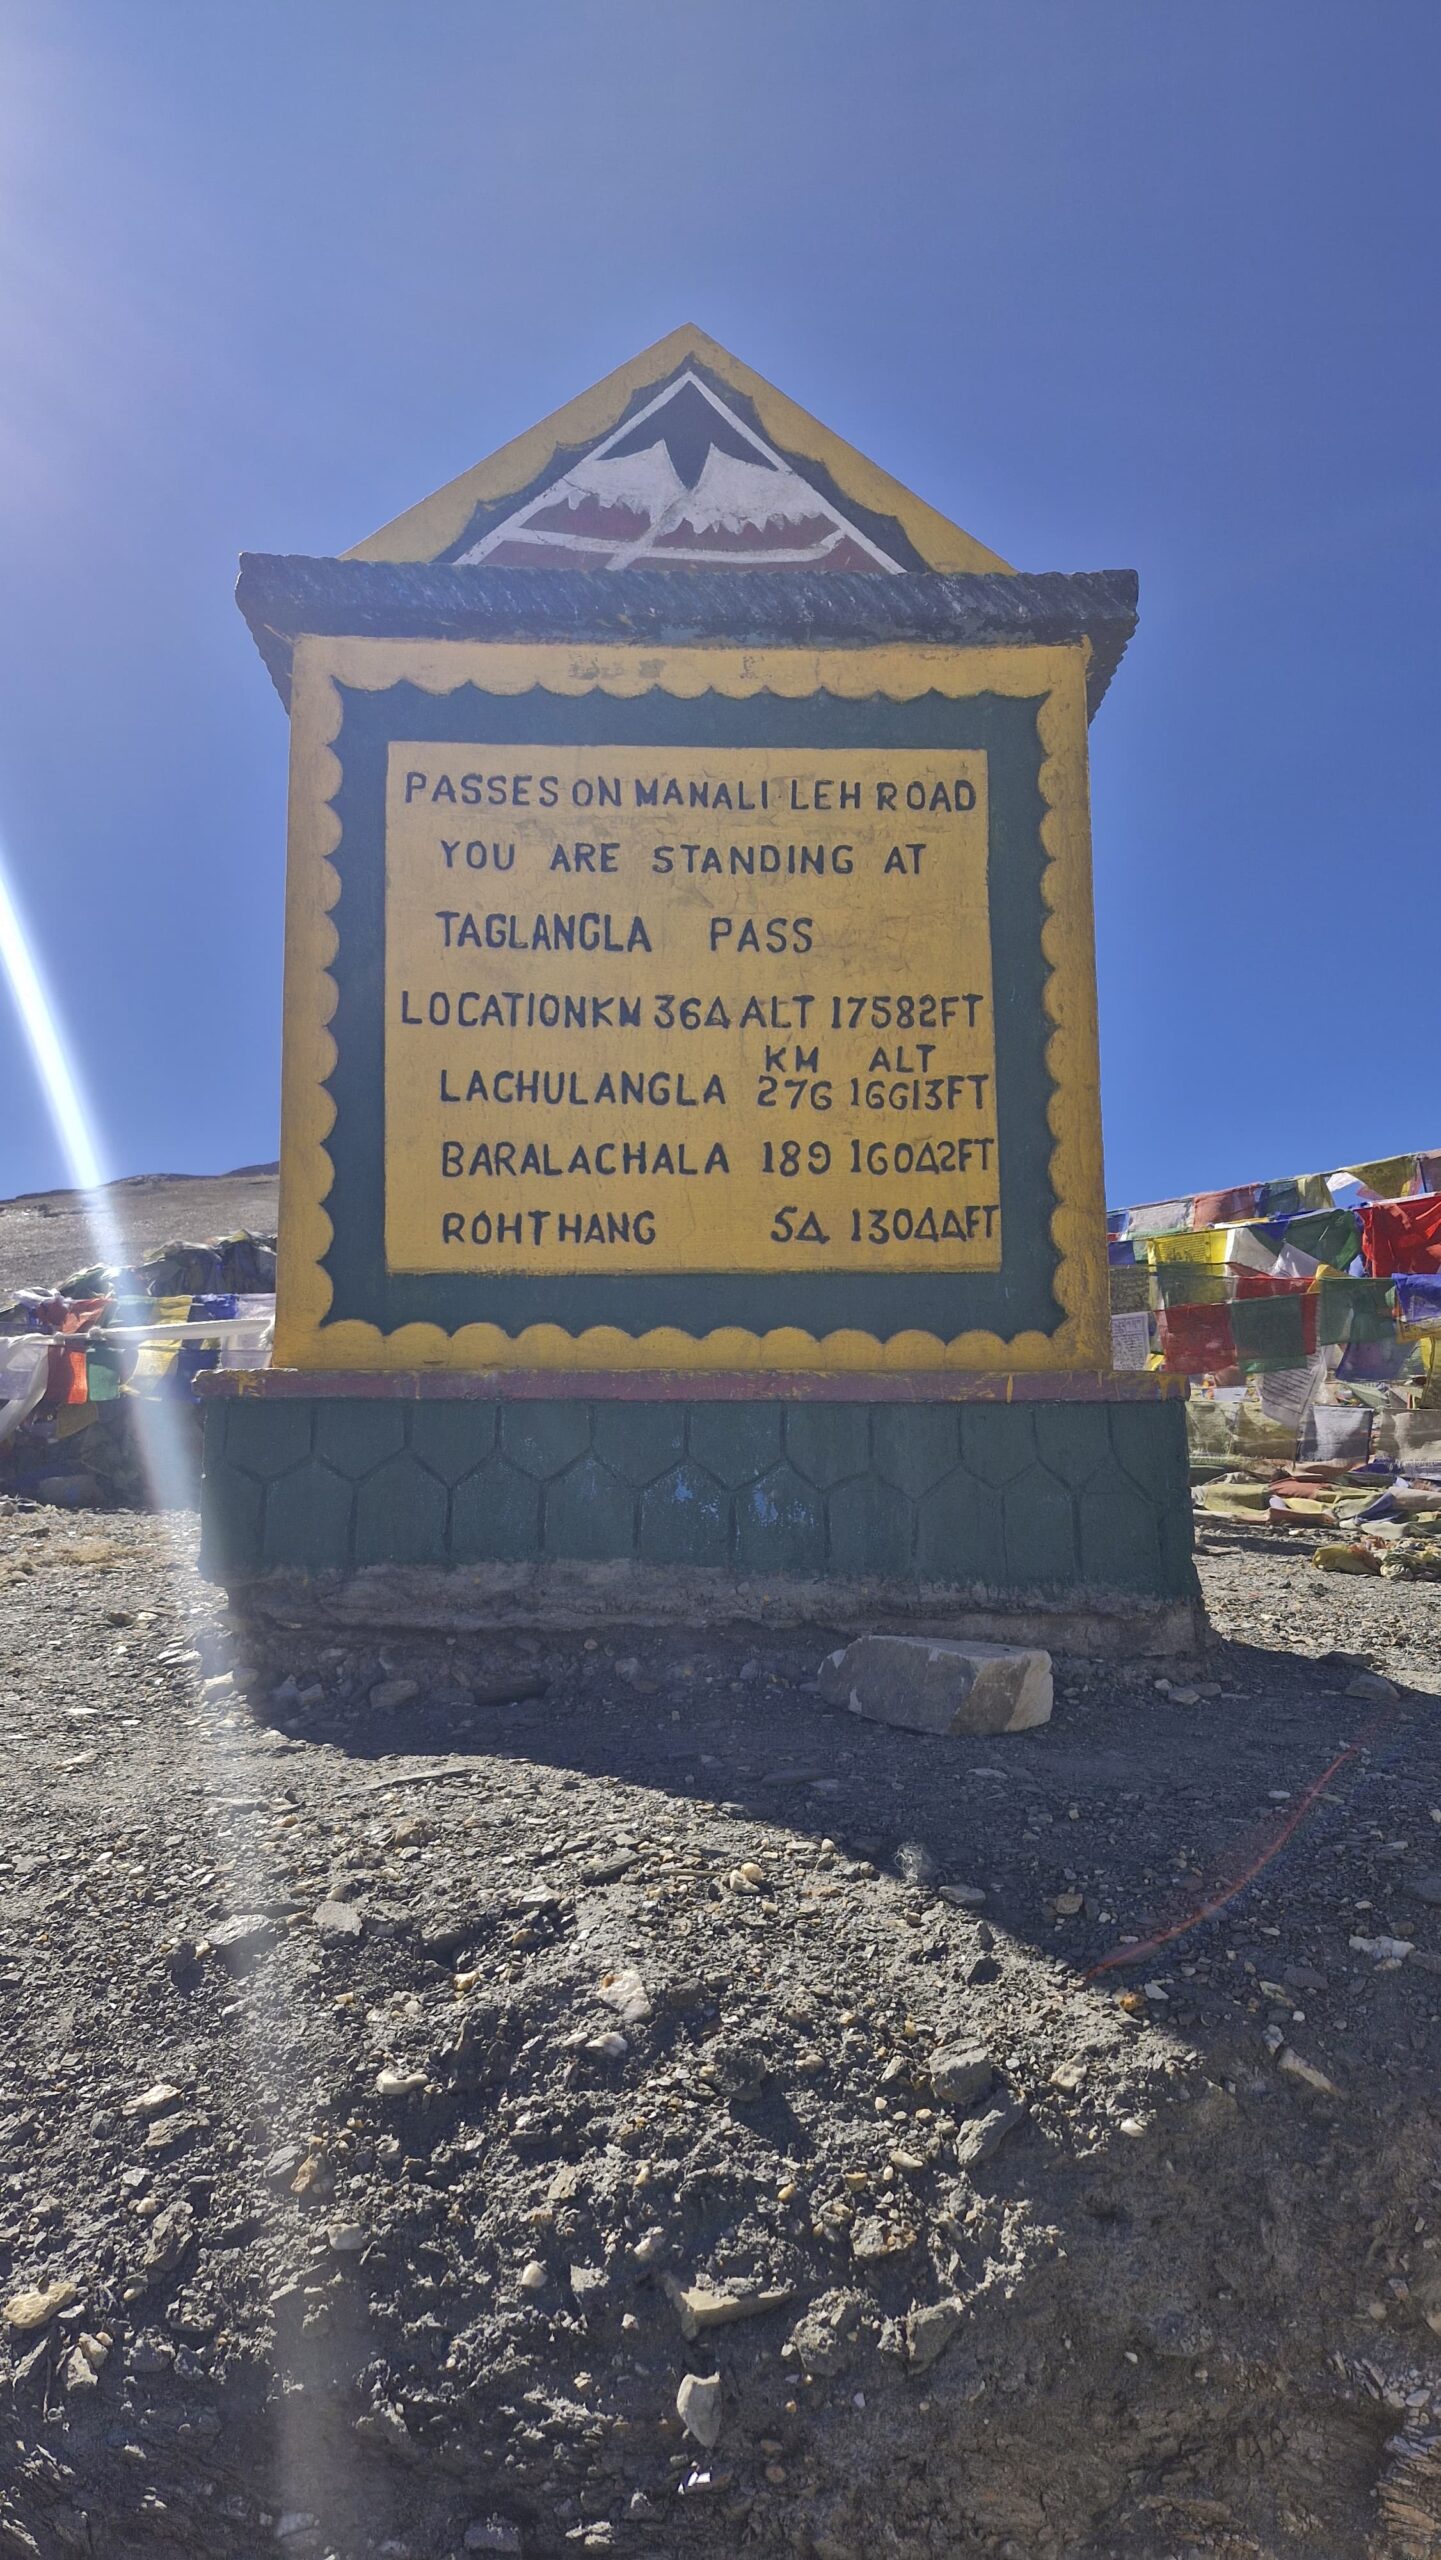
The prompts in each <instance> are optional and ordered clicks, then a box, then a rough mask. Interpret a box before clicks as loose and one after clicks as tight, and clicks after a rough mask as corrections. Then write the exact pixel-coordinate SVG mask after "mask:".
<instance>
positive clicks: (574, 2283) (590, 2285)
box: [570, 2267, 610, 2311]
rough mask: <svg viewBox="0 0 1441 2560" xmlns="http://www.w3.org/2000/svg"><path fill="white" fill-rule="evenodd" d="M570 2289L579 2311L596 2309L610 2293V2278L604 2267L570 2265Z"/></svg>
mask: <svg viewBox="0 0 1441 2560" xmlns="http://www.w3.org/2000/svg"><path fill="white" fill-rule="evenodd" d="M570 2289H571V2293H572V2294H573V2296H574V2298H575V2303H576V2308H577V2309H578V2310H580V2311H598V2310H599V2309H600V2307H601V2305H602V2303H603V2302H605V2301H606V2300H607V2298H608V2296H609V2293H610V2278H609V2277H608V2275H607V2274H606V2271H605V2269H604V2267H572V2268H571V2270H570Z"/></svg>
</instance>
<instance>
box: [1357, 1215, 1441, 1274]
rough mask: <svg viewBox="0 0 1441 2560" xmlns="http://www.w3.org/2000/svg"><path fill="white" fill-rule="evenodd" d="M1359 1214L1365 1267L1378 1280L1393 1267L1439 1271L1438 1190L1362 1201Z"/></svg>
mask: <svg viewBox="0 0 1441 2560" xmlns="http://www.w3.org/2000/svg"><path fill="white" fill-rule="evenodd" d="M1359 1216H1360V1219H1361V1251H1362V1253H1363V1254H1364V1255H1365V1257H1366V1268H1367V1270H1368V1271H1370V1272H1372V1273H1374V1275H1375V1277H1376V1278H1377V1279H1378V1280H1386V1279H1389V1278H1390V1276H1391V1274H1392V1272H1393V1271H1441V1193H1433V1194H1431V1195H1430V1196H1429V1197H1422V1198H1420V1199H1413V1200H1368V1201H1364V1202H1363V1203H1362V1206H1361V1209H1360V1211H1359Z"/></svg>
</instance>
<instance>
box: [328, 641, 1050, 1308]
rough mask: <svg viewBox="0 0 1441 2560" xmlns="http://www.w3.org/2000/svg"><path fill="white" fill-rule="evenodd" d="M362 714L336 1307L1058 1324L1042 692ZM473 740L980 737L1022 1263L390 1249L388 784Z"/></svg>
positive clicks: (340, 741)
mask: <svg viewBox="0 0 1441 2560" xmlns="http://www.w3.org/2000/svg"><path fill="white" fill-rule="evenodd" d="M336 690H337V692H338V694H339V696H340V700H341V704H342V708H343V718H342V724H341V728H340V733H339V735H338V736H337V737H336V738H335V740H334V741H333V751H334V754H335V756H336V757H337V759H338V761H339V764H340V769H341V780H340V784H339V787H338V789H337V790H336V792H335V794H334V795H333V806H334V809H335V813H336V816H337V818H338V820H339V823H340V831H341V832H340V842H339V844H338V846H337V848H336V850H335V852H334V854H333V855H332V857H331V859H332V861H333V862H334V865H335V869H336V871H337V873H338V874H339V878H340V884H341V885H340V896H339V899H338V901H337V903H336V905H335V907H334V909H333V912H332V921H333V923H334V926H335V929H336V933H337V936H338V949H337V952H336V956H335V959H334V961H333V962H332V964H331V974H332V976H333V978H334V981H335V985H336V990H337V1001H336V1007H335V1013H334V1016H333V1019H332V1022H331V1025H330V1028H331V1032H332V1034H333V1037H334V1040H335V1044H336V1063H335V1066H334V1069H333V1071H332V1073H331V1075H330V1076H329V1078H328V1080H327V1084H326V1091H327V1092H328V1094H329V1095H330V1098H331V1101H332V1103H333V1105H334V1109H335V1125H334V1127H333V1129H332V1131H331V1133H330V1135H329V1137H328V1139H327V1140H326V1142H325V1146H326V1153H327V1154H328V1156H329V1158H330V1162H331V1166H332V1168H333V1174H334V1179H333V1182H332V1184H331V1187H330V1190H329V1193H328V1195H327V1198H326V1203H325V1206H326V1212H327V1215H328V1217H329V1219H330V1221H331V1228H332V1236H331V1242H330V1246H329V1249H328V1251H327V1252H326V1254H325V1256H324V1260H323V1268H324V1270H325V1272H326V1274H327V1276H328V1278H329V1281H330V1284H331V1287H332V1290H333V1293H334V1294H333V1299H332V1303H331V1308H330V1312H329V1319H328V1321H329V1322H331V1323H338V1322H342V1321H345V1320H347V1319H358V1320H359V1321H361V1322H363V1323H367V1324H372V1325H375V1326H378V1327H379V1328H380V1330H381V1331H382V1333H392V1332H394V1331H396V1330H397V1329H398V1328H399V1327H400V1326H402V1325H407V1324H429V1325H438V1326H440V1327H441V1328H442V1329H444V1330H445V1331H447V1332H451V1333H454V1332H456V1331H458V1330H459V1329H460V1327H461V1326H463V1325H469V1324H477V1323H483V1324H492V1325H496V1326H499V1327H500V1328H501V1329H502V1330H503V1331H504V1332H506V1333H509V1334H512V1335H516V1334H519V1333H521V1332H522V1331H523V1330H524V1329H525V1328H526V1327H527V1326H531V1325H541V1324H554V1325H559V1326H561V1327H563V1328H564V1329H565V1330H567V1331H568V1332H570V1333H572V1334H578V1333H581V1332H583V1331H585V1330H586V1329H587V1328H590V1327H593V1326H600V1325H609V1326H614V1327H615V1328H617V1330H619V1331H620V1332H622V1333H626V1334H630V1335H633V1336H639V1335H642V1334H645V1333H648V1332H650V1331H653V1330H655V1329H657V1328H660V1327H674V1328H676V1329H677V1330H679V1331H682V1332H685V1333H689V1334H691V1335H694V1336H697V1337H699V1336H703V1335H705V1334H706V1333H709V1332H712V1331H714V1330H715V1329H717V1328H719V1327H723V1326H740V1327H743V1328H745V1329H746V1330H748V1331H751V1332H754V1333H757V1334H763V1333H766V1332H768V1331H771V1330H773V1329H774V1328H776V1327H779V1326H796V1327H798V1328H801V1329H803V1330H804V1331H805V1332H807V1333H810V1334H813V1335H817V1336H819V1335H824V1334H827V1333H832V1332H837V1331H841V1330H844V1329H847V1328H854V1329H856V1330H858V1331H862V1332H865V1333H869V1334H872V1335H874V1336H875V1337H876V1338H877V1339H878V1340H881V1341H885V1340H888V1339H889V1338H890V1337H892V1336H893V1335H896V1334H900V1333H905V1332H908V1331H912V1330H920V1331H925V1332H929V1333H933V1334H935V1335H937V1336H939V1337H940V1338H941V1339H942V1340H943V1341H944V1340H953V1339H955V1338H956V1337H957V1336H959V1335H961V1334H964V1333H967V1332H969V1331H971V1330H973V1329H978V1330H985V1331H989V1332H992V1333H995V1334H997V1335H1000V1336H1002V1337H1011V1336H1014V1335H1016V1334H1018V1333H1021V1332H1035V1333H1040V1334H1043V1335H1047V1336H1050V1335H1053V1334H1054V1333H1055V1332H1056V1331H1057V1329H1058V1328H1059V1326H1060V1325H1061V1323H1062V1321H1063V1311H1062V1309H1061V1306H1060V1304H1059V1302H1058V1300H1057V1297H1056V1294H1055V1278H1056V1271H1057V1265H1058V1254H1057V1250H1056V1247H1055V1245H1054V1243H1053V1241H1052V1235H1051V1220H1052V1214H1053V1211H1054V1210H1055V1208H1056V1206H1057V1201H1056V1196H1055V1192H1054V1190H1053V1187H1052V1182H1051V1171H1050V1167H1051V1152H1052V1144H1053V1140H1052V1134H1051V1128H1050V1122H1049V1106H1050V1101H1051V1096H1052V1092H1053V1090H1054V1086H1053V1079H1052V1077H1051V1074H1050V1071H1049V1069H1048V1067H1047V1064H1046V1045H1047V1041H1048V1039H1049V1037H1050V1034H1051V1030H1052V1027H1053V1026H1052V1025H1051V1023H1050V1021H1049V1019H1048V1017H1047V1013H1046V1008H1045V1000H1044V999H1045V986H1046V979H1047V975H1048V971H1047V964H1046V959H1045V955H1044V952H1043V950H1042V947H1041V931H1042V926H1043V924H1044V922H1045V918H1046V912H1047V910H1046V906H1045V901H1044V898H1043V895H1042V887H1041V882H1042V874H1043V871H1044V869H1045V865H1046V859H1047V857H1046V851H1045V848H1044V846H1043V844H1042V840H1041V822H1042V819H1043V817H1044V815H1045V802H1044V800H1043V798H1042V795H1041V790H1040V783H1039V774H1040V766H1041V762H1042V748H1041V742H1040V737H1039V733H1038V728H1037V715H1038V713H1039V710H1040V708H1041V705H1042V703H1043V702H1044V701H1045V699H1046V695H1045V692H1044V691H1043V690H1042V691H1038V692H1037V693H1036V694H1035V695H1033V696H1021V697H1005V696H1002V695H999V694H993V693H977V694H973V695H968V696H963V697H961V698H959V699H957V698H953V697H950V696H947V695H943V694H940V693H927V694H921V695H918V696H916V697H915V698H913V699H911V700H907V701H904V702H893V701H886V700H883V699H880V698H879V697H872V698H870V699H868V700H862V701H850V700H845V699H843V698H841V697H839V696H837V695H834V694H830V693H818V694H815V695H812V696H809V697H807V698H805V699H804V700H800V701H796V700H787V699H783V698H782V697H780V696H778V695H775V694H765V693H762V694H755V695H751V696H748V697H746V698H744V699H736V698H734V697H731V696H726V695H722V694H716V693H706V694H702V695H699V696H697V697H695V698H693V699H678V698H676V697H675V696H674V695H671V694H667V693H663V692H660V691H656V692H653V693H647V694H643V695H640V696H638V697H628V698H617V697H616V696H614V695H610V694H605V693H599V692H597V693H593V694H586V695H582V696H580V697H578V698H577V697H560V696H557V695H555V694H552V693H548V692H545V691H543V690H542V689H540V688H539V687H537V688H535V689H534V690H532V691H530V692H528V693H523V694H494V693H487V692H485V691H483V690H482V689H481V688H480V687H478V686H476V685H461V686H457V687H456V688H455V689H454V690H453V691H450V692H446V693H442V694H436V693H433V692H428V691H423V690H421V689H420V688H419V687H418V686H415V685H412V684H396V685H391V686H388V687H386V688H384V689H381V690H377V691H362V690H359V689H357V688H354V687H351V686H348V685H345V684H340V683H338V684H337V688H336ZM397 739H423V740H428V741H435V742H436V743H441V744H452V743H453V744H456V745H464V746H507V747H509V746H536V747H540V746H546V745H555V746H561V745H582V746H604V745H616V746H620V745H625V746H655V747H665V746H671V747H725V748H738V747H740V748H743V747H748V746H749V747H837V748H846V747H858V748H868V749H876V748H882V749H883V748H886V747H895V748H902V747H914V748H932V749H936V748H939V749H956V748H973V749H981V750H983V751H984V752H985V754H986V756H987V758H988V760H989V794H990V845H989V854H988V870H987V877H988V891H989V900H990V919H991V949H992V970H993V986H994V994H995V1010H996V1025H995V1029H996V1102H997V1137H998V1141H999V1150H1000V1171H1001V1230H1002V1239H1003V1254H1004V1260H1003V1265H1002V1268H1001V1270H1000V1271H998V1272H965V1273H962V1272H956V1273H931V1272H897V1273H890V1274H888V1273H886V1272H885V1271H884V1269H881V1270H878V1271H876V1272H870V1271H865V1272H824V1271H822V1272H795V1273H789V1272H784V1273H779V1274H765V1273H754V1272H747V1273H731V1272H689V1273H665V1272H658V1273H657V1274H656V1275H655V1276H654V1277H651V1276H650V1275H648V1274H644V1273H641V1274H636V1273H626V1274H596V1275H591V1274H578V1275H576V1276H575V1277H571V1276H570V1275H555V1274H548V1275H545V1276H525V1275H521V1274H513V1273H495V1274H487V1273H473V1272H454V1271H447V1270H444V1269H439V1270H436V1271H435V1272H404V1273H401V1272H392V1271H390V1270H388V1269H387V1267H386V1262H385V1188H384V1186H385V1102H384V1037H385V1027H384V1026H385V798H386V767H387V759H388V752H389V748H390V745H391V742H392V741H393V740H397Z"/></svg>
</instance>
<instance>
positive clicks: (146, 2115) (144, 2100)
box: [125, 2080, 181, 2124]
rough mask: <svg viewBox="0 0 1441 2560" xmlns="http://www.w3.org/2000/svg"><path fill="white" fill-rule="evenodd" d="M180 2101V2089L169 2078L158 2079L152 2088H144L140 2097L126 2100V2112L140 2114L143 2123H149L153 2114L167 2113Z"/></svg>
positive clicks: (133, 2114) (134, 2114)
mask: <svg viewBox="0 0 1441 2560" xmlns="http://www.w3.org/2000/svg"><path fill="white" fill-rule="evenodd" d="M180 2103H181V2093H180V2091H179V2090H178V2089H177V2088H175V2087H173V2086H172V2084H171V2082H170V2081H168V2080H157V2081H155V2083H154V2084H153V2086H152V2087H151V2088H149V2089H142V2090H141V2092H140V2095H139V2097H138V2098H129V2099H127V2100H126V2103H125V2113H126V2115H128V2116H138V2117H139V2119H140V2122H141V2123H142V2124H149V2122H150V2120H151V2118H152V2117H153V2116H163V2115H166V2114H168V2113H169V2111H170V2109H171V2108H172V2107H178V2106H179V2105H180Z"/></svg>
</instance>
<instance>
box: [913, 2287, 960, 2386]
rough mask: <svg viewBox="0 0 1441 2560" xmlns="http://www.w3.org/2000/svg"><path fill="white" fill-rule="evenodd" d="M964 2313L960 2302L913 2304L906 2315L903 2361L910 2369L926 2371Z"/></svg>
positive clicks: (942, 2348)
mask: <svg viewBox="0 0 1441 2560" xmlns="http://www.w3.org/2000/svg"><path fill="white" fill-rule="evenodd" d="M963 2316H964V2313H963V2308H962V2305H961V2304H960V2303H959V2302H954V2301H947V2302H930V2303H926V2304H917V2305H915V2306H914V2307H913V2308H912V2310H911V2311H910V2313H909V2314H908V2316H907V2319H906V2331H905V2334H906V2362H907V2364H908V2365H909V2367H910V2369H911V2371H912V2373H925V2372H926V2371H927V2370H928V2369H929V2367H930V2366H931V2365H933V2364H934V2363H935V2361H936V2358H937V2356H939V2355H941V2354H943V2353H944V2351H945V2349H946V2348H947V2347H948V2346H949V2345H950V2343H951V2340H952V2338H953V2337H954V2336H955V2334H956V2331H957V2330H958V2329H959V2327H960V2325H961V2321H962V2318H963Z"/></svg>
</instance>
